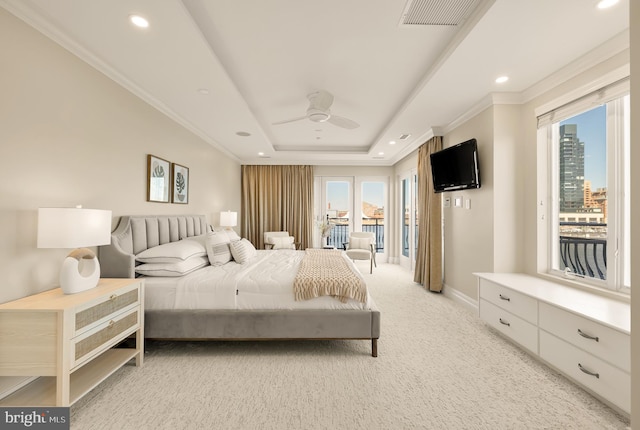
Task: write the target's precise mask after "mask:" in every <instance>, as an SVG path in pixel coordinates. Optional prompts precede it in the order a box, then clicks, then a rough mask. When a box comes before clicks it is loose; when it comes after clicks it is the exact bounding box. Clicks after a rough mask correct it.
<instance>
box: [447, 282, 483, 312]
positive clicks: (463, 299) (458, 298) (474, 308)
mask: <svg viewBox="0 0 640 430" xmlns="http://www.w3.org/2000/svg"><path fill="white" fill-rule="evenodd" d="M442 293H443V294H444V295H445V296H446V297H448V298H450V299H451V300H453V301H454V302H456V303H460V304H461V305H462V306H464V307H465V308H466V309H467V310H468V311H469V312H472V313H474V314H476V315H477V314H478V301H477V300H474V299H472V298H471V297H469V296H467V295H466V294H463V293H461V292H460V291H458V290H456V289H455V288H453V287H452V286H450V285H447V284H446V283H445V284H444V288H443V289H442Z"/></svg>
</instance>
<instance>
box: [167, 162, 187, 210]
mask: <svg viewBox="0 0 640 430" xmlns="http://www.w3.org/2000/svg"><path fill="white" fill-rule="evenodd" d="M171 190H172V192H171V196H172V202H173V203H178V204H183V205H186V204H188V203H189V168H188V167H185V166H181V165H180V164H177V163H172V164H171Z"/></svg>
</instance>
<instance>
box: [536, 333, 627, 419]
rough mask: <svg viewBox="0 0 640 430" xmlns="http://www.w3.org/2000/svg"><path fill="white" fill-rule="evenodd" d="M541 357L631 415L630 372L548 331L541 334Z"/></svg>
mask: <svg viewBox="0 0 640 430" xmlns="http://www.w3.org/2000/svg"><path fill="white" fill-rule="evenodd" d="M540 357H542V358H543V359H544V360H546V361H548V362H549V363H551V364H552V365H553V366H555V367H556V368H558V369H559V370H561V371H562V372H564V373H565V374H567V375H568V376H569V377H570V378H572V379H574V380H575V381H577V382H578V383H580V384H582V385H584V386H585V387H587V388H589V389H590V390H592V391H593V392H594V393H596V394H598V395H600V396H602V397H603V398H604V399H606V400H608V401H610V402H611V403H613V404H614V405H616V406H618V407H619V408H620V409H622V410H623V411H625V412H627V413H629V412H630V409H631V376H630V375H629V373H626V372H623V371H622V370H620V369H618V368H617V367H614V366H612V365H610V364H608V363H606V362H604V361H603V360H600V359H599V358H597V357H595V356H593V355H591V354H588V353H587V352H585V351H583V350H581V349H579V348H576V347H575V346H573V345H571V344H570V343H568V342H565V341H564V340H562V339H559V338H557V337H555V336H553V335H551V334H549V333H547V332H544V331H540ZM581 369H583V370H581ZM586 372H590V373H592V374H594V375H590V374H588V373H586ZM596 375H597V376H596Z"/></svg>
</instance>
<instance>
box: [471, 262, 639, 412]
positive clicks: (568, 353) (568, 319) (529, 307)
mask: <svg viewBox="0 0 640 430" xmlns="http://www.w3.org/2000/svg"><path fill="white" fill-rule="evenodd" d="M475 275H476V276H477V277H478V297H479V300H478V308H479V313H480V318H481V319H482V320H483V321H485V322H486V323H487V324H489V325H490V326H492V327H493V328H495V329H496V330H498V331H499V332H501V333H502V334H504V335H505V336H507V337H508V338H510V339H512V340H513V341H514V342H516V343H518V344H519V345H521V346H523V347H524V348H526V349H527V350H528V351H530V352H531V353H532V354H534V355H535V356H538V357H539V358H541V359H542V360H543V361H545V362H547V363H548V364H550V365H551V366H552V367H554V368H556V369H558V370H560V371H561V372H563V373H564V374H565V375H566V376H568V377H569V378H570V379H572V380H573V381H574V382H576V383H578V384H580V385H582V386H583V387H585V388H586V389H587V390H588V391H590V392H591V393H593V394H594V395H596V396H597V397H599V398H601V399H602V400H604V401H605V402H607V403H609V404H610V405H612V406H614V407H616V408H617V409H619V410H620V411H623V412H625V413H627V414H629V413H630V408H631V405H630V402H631V400H630V396H631V394H630V393H631V376H630V372H631V338H630V327H631V309H630V305H629V304H628V303H625V302H622V301H618V300H613V299H610V298H606V297H602V296H599V295H596V294H591V293H588V292H585V291H581V290H578V289H576V288H571V287H566V286H564V285H560V284H556V283H554V282H550V281H546V280H544V279H541V278H537V277H534V276H530V275H524V274H518V273H475Z"/></svg>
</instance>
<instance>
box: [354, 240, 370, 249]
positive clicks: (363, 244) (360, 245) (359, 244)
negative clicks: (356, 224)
mask: <svg viewBox="0 0 640 430" xmlns="http://www.w3.org/2000/svg"><path fill="white" fill-rule="evenodd" d="M369 245H371V239H370V238H368V237H351V238H349V248H356V249H369V250H370V249H371V247H370V246H369Z"/></svg>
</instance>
